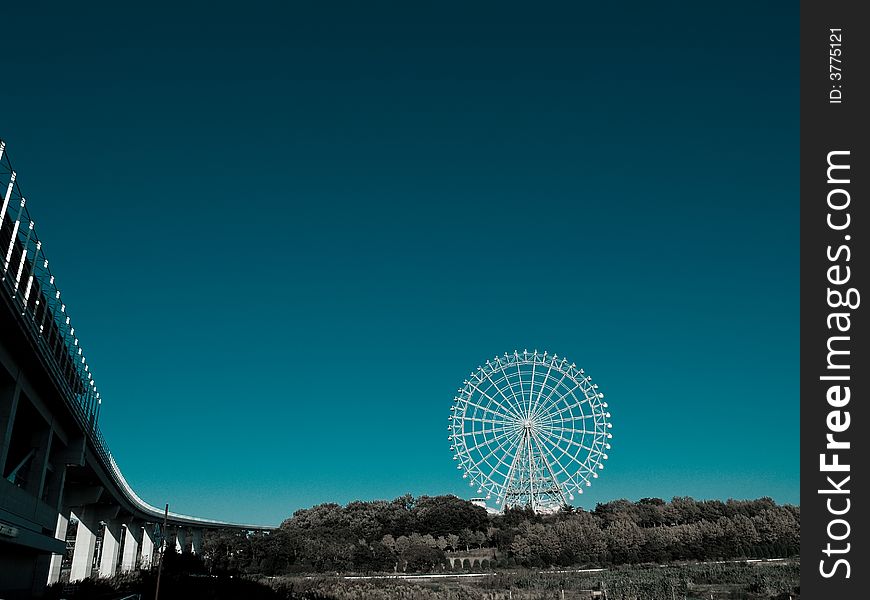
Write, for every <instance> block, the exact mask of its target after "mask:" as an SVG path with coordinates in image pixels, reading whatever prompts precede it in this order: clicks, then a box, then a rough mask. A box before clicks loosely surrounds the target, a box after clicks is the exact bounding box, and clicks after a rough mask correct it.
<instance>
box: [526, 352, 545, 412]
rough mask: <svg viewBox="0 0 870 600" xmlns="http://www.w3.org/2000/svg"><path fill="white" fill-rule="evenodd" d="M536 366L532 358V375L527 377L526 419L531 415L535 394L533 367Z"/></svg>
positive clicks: (535, 367)
mask: <svg viewBox="0 0 870 600" xmlns="http://www.w3.org/2000/svg"><path fill="white" fill-rule="evenodd" d="M535 354H537V350H536V351H535ZM534 358H537V356H535V357H534ZM537 367H538V361H537V360H533V361H532V377H531V378H530V379H529V402H528V405H529V407H528V408H527V409H526V418H527V419H530V418H531V417H532V399H533V398H534V396H535V369H537ZM541 389H542V390H543V389H544V388H543V387H542V388H541Z"/></svg>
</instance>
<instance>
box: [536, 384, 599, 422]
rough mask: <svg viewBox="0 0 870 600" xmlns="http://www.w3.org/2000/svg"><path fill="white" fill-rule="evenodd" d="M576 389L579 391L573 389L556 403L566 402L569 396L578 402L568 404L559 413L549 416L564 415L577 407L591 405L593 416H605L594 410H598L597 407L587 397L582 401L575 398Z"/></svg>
mask: <svg viewBox="0 0 870 600" xmlns="http://www.w3.org/2000/svg"><path fill="white" fill-rule="evenodd" d="M576 389H577V388H576V387H575V388H574V389H572V390H570V391H568V392H566V393H565V394H563V395H562V396H561V397H560V398H559V399H558V400H557V401H556V403H558V402H561V401H562V400H564V399H565V398H567V397H568V395H569V394H570V395H571V396H573V397H574V399H575V400H576V402H572V403H569V404H566V405H565V406H563V407H562V408H560V409H559V410H557V411H555V412H552V413H549V414H552V415H559V414H562V413H564V412H567V411H569V410H571V409H573V408H574V407H575V406H583V405H584V404H589V406H590V408H592V409H593V410H592V414H599V415H602V416H603V415H604V413H596V412H595V410H594V409H595V408H596V406H595V405H593V404H592V402H591V400H590V399H589V398H587V397H585V396H584V398H583V400H580V399H579V398H577V396H575V395H574V394H573V392H574V390H576Z"/></svg>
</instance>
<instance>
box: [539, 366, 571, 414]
mask: <svg viewBox="0 0 870 600" xmlns="http://www.w3.org/2000/svg"><path fill="white" fill-rule="evenodd" d="M567 376H568V373H567V372H563V373H562V378H561V379H560V380H559V383H557V384H556V385H555V386H554V387H553V389H552V390H551V391H550V393H549V394H548V395H547V399H546V400H545V401H544V402H543V404H541V406H540V408H539V410H538V412H539V413H540V412H543V411H544V409H546V408H549V407H550V406H558V405H559V402H561V401H562V400H564V399H565V397H566V396H567V395H568V394H569V393H570V392H571V391H572V390H574V389H577V387H578V386H580V385H581V383H580V382H579V381H575V382H574V386H573V387H571V388H569V387H568V386H567V385H566V386H565V388H566V389H567V391H565V392H563V393H562V395H561V396H559V397H558V398H556V400H553V396H554V395H555V394H556V393H557V391H559V387H560V386H561V385H562V384H563V383H564V381H565V378H566V377H567ZM535 416H537V415H535Z"/></svg>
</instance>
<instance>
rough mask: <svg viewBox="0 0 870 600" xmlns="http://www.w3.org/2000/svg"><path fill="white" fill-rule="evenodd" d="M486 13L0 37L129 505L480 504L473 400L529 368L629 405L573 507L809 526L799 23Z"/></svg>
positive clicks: (383, 11)
mask: <svg viewBox="0 0 870 600" xmlns="http://www.w3.org/2000/svg"><path fill="white" fill-rule="evenodd" d="M178 4H188V3H178ZM409 4H413V5H415V8H413V9H412V8H409V6H408V5H409ZM465 4H475V3H458V4H455V5H448V4H443V3H431V4H429V5H427V6H428V7H426V8H423V7H422V6H423V5H422V3H407V2H405V3H396V4H393V5H387V4H382V3H374V4H370V3H351V2H346V3H330V2H325V3H310V2H306V3H284V2H280V3H277V2H276V3H274V4H268V5H267V4H260V3H257V2H246V3H241V4H232V5H229V4H228V5H221V4H220V3H211V2H210V3H204V4H201V5H199V6H197V7H195V8H193V7H191V8H183V7H180V6H177V5H176V6H170V5H167V6H165V7H162V8H161V7H159V6H157V5H155V4H151V3H149V4H147V5H143V7H142V8H139V9H134V8H131V7H129V6H127V5H125V4H124V3H120V4H119V3H111V4H105V5H103V6H98V5H96V4H91V3H84V4H82V3H76V4H74V5H70V4H66V5H62V4H59V3H58V4H57V5H56V6H54V7H51V8H49V7H48V6H42V5H39V6H37V5H35V3H23V2H19V3H13V4H12V5H10V6H5V7H4V9H3V13H4V15H3V23H4V24H3V34H2V38H3V43H2V50H0V54H2V57H3V58H2V63H0V64H2V65H3V68H2V81H3V83H2V90H3V91H2V94H0V137H2V138H4V139H5V140H6V141H7V144H8V150H9V153H10V156H11V158H12V161H13V165H14V166H15V168H16V170H17V171H18V173H19V182H20V185H21V189H22V191H23V193H24V195H25V196H26V197H27V198H28V202H29V206H30V211H31V214H32V215H33V216H34V217H35V219H36V227H37V231H38V233H39V236H40V238H41V239H42V240H43V242H44V244H45V250H46V253H47V255H48V256H49V257H50V258H51V260H52V264H53V270H54V273H55V274H56V276H57V278H58V282H59V285H60V288H61V289H62V290H63V292H64V295H65V298H66V300H67V303H68V306H69V311H70V314H71V315H72V317H73V320H74V324H75V326H76V330H77V333H79V335H80V339H81V341H82V344H83V346H84V348H85V352H86V353H87V356H88V362H89V364H91V365H92V367H93V371H94V375H95V379H96V381H97V384H98V385H99V387H100V390H101V393H102V396H103V398H104V399H105V400H104V404H103V413H102V417H101V424H102V429H103V431H104V434H105V437H106V439H107V440H108V442H109V445H110V447H111V449H112V451H113V453H114V454H115V456H116V458H117V460H118V462H119V464H120V465H121V468H122V469H123V471H124V473H125V474H126V476H127V478H128V479H129V481H130V482H131V483H132V485H133V486H134V487H135V489H136V490H137V491H138V492H139V494H140V495H141V496H142V497H143V498H144V499H146V500H147V501H149V502H151V503H152V504H155V505H162V504H163V503H164V502H170V503H171V505H172V509H173V510H177V511H180V512H186V513H192V514H197V515H200V516H204V517H213V518H225V519H231V520H241V521H254V522H263V523H276V522H279V521H280V520H282V519H283V518H285V517H287V516H289V515H290V514H291V513H292V511H294V510H296V509H298V508H301V507H306V506H310V505H312V504H316V503H320V502H326V501H336V502H341V503H344V502H347V501H350V500H353V499H357V498H359V499H375V498H391V497H395V496H398V495H400V494H402V493H405V492H411V493H413V494H415V495H421V494H442V493H455V494H458V495H460V496H464V497H468V496H469V493H470V492H471V489H470V488H468V487H467V485H465V484H464V482H463V480H462V479H461V478H460V477H459V476H458V471H457V470H456V469H455V468H454V463H453V461H451V460H450V457H451V453H450V451H449V450H448V445H449V443H448V441H447V416H448V414H449V411H448V409H449V407H450V405H451V399H452V397H453V394H454V392H455V390H456V388H457V387H459V385H460V384H461V382H462V380H463V378H465V377H466V376H467V375H468V373H469V372H470V371H471V370H472V369H474V368H475V367H476V366H477V365H478V364H480V363H481V362H482V361H484V360H485V359H486V358H489V357H492V356H494V355H495V354H501V353H503V352H505V351H513V350H514V349H519V350H523V349H524V348H528V349H529V350H532V349H535V348H537V349H539V350H544V349H546V350H549V351H550V352H556V353H558V354H560V355H565V356H567V357H569V358H570V359H571V360H573V361H575V362H576V363H577V364H578V365H579V366H582V367H584V368H585V369H586V370H587V371H588V372H589V373H590V374H592V375H593V377H594V378H595V380H596V381H597V382H598V383H599V384H600V386H601V391H604V392H605V393H606V394H607V399H608V402H609V403H610V407H611V412H612V414H613V424H614V426H613V430H612V431H613V434H614V437H613V450H612V451H611V452H610V460H609V461H608V464H607V469H606V470H605V471H604V472H603V474H602V477H601V478H600V479H598V480H597V481H596V483H595V485H594V486H593V487H592V488H590V489H589V494H588V495H585V496H584V498H583V503H582V505H584V506H586V507H591V506H594V503H595V502H596V501H604V500H610V499H614V498H620V497H627V498H632V499H637V498H641V497H645V496H661V497H665V498H670V497H671V496H674V495H691V496H694V497H697V498H728V497H736V498H747V497H757V496H765V495H769V496H772V497H773V498H774V499H776V500H778V501H781V502H793V503H797V502H798V501H799V497H798V481H799V475H798V466H799V462H798V441H799V440H798V423H799V418H798V380H797V375H798V309H799V305H798V95H797V94H798V12H797V7H796V6H794V5H793V3H785V2H784V3H764V2H762V3H759V2H728V3H720V4H719V5H717V6H712V5H709V6H708V5H707V4H706V3H697V4H699V6H684V7H682V8H680V9H677V8H675V5H670V4H668V3H659V2H656V3H649V2H635V3H618V5H617V6H614V7H613V8H603V7H602V6H601V4H602V3H594V4H590V5H588V6H581V4H580V3H577V2H569V3H564V4H540V3H522V4H510V3H502V2H500V3H498V4H493V5H486V6H485V5H483V4H475V6H477V8H470V7H469V6H464V5H465ZM315 5H317V7H318V8H314V6H315ZM190 6H193V5H190Z"/></svg>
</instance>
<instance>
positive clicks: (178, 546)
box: [175, 527, 187, 554]
mask: <svg viewBox="0 0 870 600" xmlns="http://www.w3.org/2000/svg"><path fill="white" fill-rule="evenodd" d="M186 549H187V529H186V528H184V527H178V528H176V530H175V550H176V552H178V553H179V554H182V553H183V552H184V551H185V550H186Z"/></svg>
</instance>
